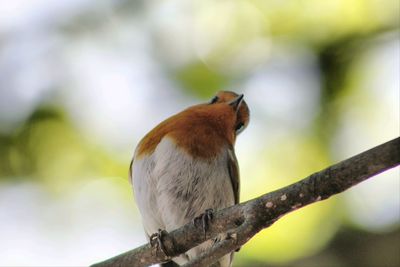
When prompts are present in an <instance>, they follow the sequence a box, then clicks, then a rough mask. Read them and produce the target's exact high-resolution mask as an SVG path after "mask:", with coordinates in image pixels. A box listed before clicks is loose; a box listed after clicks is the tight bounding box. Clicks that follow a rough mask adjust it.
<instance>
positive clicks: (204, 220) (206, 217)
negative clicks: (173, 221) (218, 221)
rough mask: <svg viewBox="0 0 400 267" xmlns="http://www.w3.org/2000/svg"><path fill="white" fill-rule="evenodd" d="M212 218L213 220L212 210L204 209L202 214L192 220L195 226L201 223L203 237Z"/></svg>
mask: <svg viewBox="0 0 400 267" xmlns="http://www.w3.org/2000/svg"><path fill="white" fill-rule="evenodd" d="M213 218H214V211H213V210H212V209H206V210H205V212H204V213H202V214H200V216H198V217H196V218H194V224H196V222H198V221H201V226H202V229H203V233H204V237H206V234H207V230H208V227H209V223H210V222H211V221H212V219H213Z"/></svg>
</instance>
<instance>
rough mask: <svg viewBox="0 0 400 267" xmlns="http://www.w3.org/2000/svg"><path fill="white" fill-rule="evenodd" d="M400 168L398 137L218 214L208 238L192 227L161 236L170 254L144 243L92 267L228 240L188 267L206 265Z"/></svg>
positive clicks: (120, 265) (132, 264)
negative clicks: (288, 218)
mask: <svg viewBox="0 0 400 267" xmlns="http://www.w3.org/2000/svg"><path fill="white" fill-rule="evenodd" d="M399 164H400V138H396V139H393V140H391V141H389V142H387V143H384V144H381V145H379V146H377V147H375V148H372V149H370V150H368V151H365V152H363V153H361V154H358V155H356V156H354V157H352V158H349V159H347V160H344V161H342V162H340V163H337V164H335V165H332V166H330V167H328V168H326V169H324V170H322V171H320V172H317V173H314V174H312V175H310V176H309V177H307V178H305V179H303V180H301V181H299V182H297V183H294V184H292V185H289V186H286V187H284V188H281V189H279V190H276V191H273V192H271V193H267V194H265V195H262V196H260V197H258V198H255V199H252V200H249V201H247V202H244V203H240V204H237V205H235V206H232V207H229V208H226V209H224V210H220V211H218V212H216V213H215V214H214V218H213V220H212V221H211V223H210V227H209V229H208V231H207V233H206V236H205V235H204V232H203V230H202V228H201V227H199V226H197V225H194V224H193V223H189V224H187V225H185V226H183V227H181V228H179V229H177V230H174V231H172V232H170V233H169V234H167V235H166V236H165V237H164V238H163V244H164V247H165V250H166V252H167V254H168V255H169V256H170V257H168V256H166V255H165V254H164V253H163V252H162V251H161V250H160V248H157V247H152V246H151V245H150V244H145V245H143V246H141V247H138V248H136V249H133V250H130V251H128V252H125V253H123V254H120V255H118V256H115V257H113V258H111V259H108V260H106V261H103V262H100V263H97V264H94V265H92V266H93V267H125V266H126V267H128V266H129V267H142V266H149V265H152V264H156V263H160V262H164V261H167V260H168V259H171V257H175V256H178V255H179V254H182V253H184V252H185V251H187V250H189V249H191V248H193V247H195V246H197V245H198V244H201V243H202V242H204V241H206V240H208V239H211V238H213V237H215V236H217V235H218V234H220V233H228V238H227V239H225V240H223V241H221V242H219V243H217V244H216V245H215V246H214V247H213V248H212V249H210V250H208V251H206V252H205V253H203V254H202V255H200V256H199V257H198V258H196V259H194V260H192V261H191V262H189V263H187V264H185V265H184V266H185V267H189V266H190V267H194V266H207V265H210V264H212V263H213V262H216V261H217V260H218V259H219V258H221V257H222V256H224V255H226V254H228V253H229V252H231V251H234V250H235V249H237V248H238V247H240V246H242V245H243V244H245V243H246V242H247V241H249V240H250V238H252V237H253V236H254V235H255V234H256V233H258V232H259V231H261V230H262V229H264V228H267V227H269V226H270V225H272V224H273V223H274V222H275V221H277V220H278V219H279V218H280V217H282V216H283V215H285V214H287V213H289V212H291V211H294V210H296V209H299V208H301V207H304V206H306V205H308V204H311V203H314V202H317V201H320V200H324V199H327V198H329V197H331V196H333V195H335V194H338V193H340V192H343V191H345V190H346V189H348V188H350V187H352V186H354V185H356V184H358V183H360V182H362V181H364V180H366V179H368V178H370V177H372V176H374V175H377V174H379V173H381V172H384V171H386V170H388V169H390V168H393V167H396V166H398V165H399Z"/></svg>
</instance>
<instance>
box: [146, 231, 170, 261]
mask: <svg viewBox="0 0 400 267" xmlns="http://www.w3.org/2000/svg"><path fill="white" fill-rule="evenodd" d="M165 235H167V231H165V230H161V229H158V231H157V233H154V234H152V235H151V236H150V245H151V247H153V248H155V249H156V251H157V250H158V249H160V250H161V251H162V252H163V253H164V254H165V255H166V256H168V253H167V250H166V249H165V246H164V243H163V239H164V236H165Z"/></svg>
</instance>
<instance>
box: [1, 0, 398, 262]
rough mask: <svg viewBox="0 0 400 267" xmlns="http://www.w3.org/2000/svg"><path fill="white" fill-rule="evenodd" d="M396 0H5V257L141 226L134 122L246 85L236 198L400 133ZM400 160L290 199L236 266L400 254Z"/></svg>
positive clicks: (121, 242)
mask: <svg viewBox="0 0 400 267" xmlns="http://www.w3.org/2000/svg"><path fill="white" fill-rule="evenodd" d="M399 65H400V37H399V2H398V1H397V0H351V1H348V0H324V1H321V0H296V1H295V0H287V1H279V0H246V1H244V0H243V1H241V0H237V1H228V0H220V1H210V0H202V1H185V0H180V1H155V0H135V1H127V0H60V1H54V0H19V1H1V2H0V266H85V265H89V264H91V263H94V262H97V261H100V260H103V259H106V258H109V257H111V256H114V255H116V254H119V253H121V252H124V251H126V250H129V249H132V248H134V247H136V246H139V245H141V244H143V243H144V242H145V238H144V235H143V233H142V230H141V223H140V218H139V214H138V210H137V208H136V206H135V203H134V200H133V195H132V192H131V187H130V184H129V181H128V167H129V162H130V159H131V156H132V154H133V150H134V148H135V146H136V144H137V143H138V141H139V140H140V138H141V137H142V136H143V135H144V134H145V133H146V132H147V131H149V130H150V129H151V128H152V127H154V126H155V125H156V124H157V123H158V122H160V121H161V120H163V119H165V118H166V117H168V116H170V115H172V114H174V113H176V112H178V111H180V110H182V109H183V108H185V107H187V106H189V105H192V104H194V103H199V102H202V101H206V100H208V99H210V98H211V97H212V95H213V94H214V93H215V92H216V91H217V90H220V89H225V90H233V91H236V92H241V93H244V94H245V99H246V101H247V103H248V104H249V106H250V108H251V123H250V126H249V127H248V129H247V130H246V131H245V132H244V133H243V134H241V136H240V137H239V138H238V141H237V145H236V150H237V151H236V152H237V156H238V159H239V162H240V167H241V180H242V182H241V183H242V191H241V199H242V200H248V199H251V198H254V197H257V196H259V195H260V194H262V193H264V192H267V191H270V190H274V189H277V188H279V187H282V186H285V185H287V184H289V183H292V182H294V181H297V180H299V179H301V178H303V177H305V176H307V175H309V174H311V173H313V172H315V171H318V170H320V169H322V168H324V167H327V166H329V165H330V164H333V163H335V162H338V161H340V160H343V159H346V158H348V157H350V156H352V155H355V154H357V153H359V152H362V151H364V150H366V149H369V148H371V147H373V146H375V145H378V144H380V143H383V142H385V141H388V140H390V139H392V138H394V137H396V136H398V135H399V128H400V123H399V86H400V81H399V80H400V78H399V73H400V67H399ZM399 226H400V178H399V169H394V170H391V171H388V172H386V173H383V174H381V175H379V176H376V177H374V178H372V179H370V180H368V181H366V182H364V183H362V184H360V185H358V186H356V187H354V188H353V189H351V190H349V191H347V192H345V193H344V194H341V195H340V196H336V197H333V198H331V199H329V200H327V201H324V202H321V203H317V204H314V205H312V206H309V207H306V208H304V209H301V210H299V211H297V212H295V213H292V214H289V215H288V216H286V217H284V218H282V219H281V220H280V221H278V222H277V223H275V224H274V225H273V226H272V227H270V228H269V229H267V230H264V231H262V232H261V233H260V234H258V235H257V236H256V237H255V238H253V239H252V240H251V241H250V242H249V243H248V244H247V245H246V246H244V247H243V248H242V249H241V250H240V252H239V253H238V254H237V255H236V261H235V264H234V266H296V267H302V266H304V267H312V266H319V267H329V266H332V267H333V266H335V267H350V266H365V267H368V266H371V267H378V266H386V267H390V266H393V267H394V266H400V227H399Z"/></svg>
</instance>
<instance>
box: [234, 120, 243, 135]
mask: <svg viewBox="0 0 400 267" xmlns="http://www.w3.org/2000/svg"><path fill="white" fill-rule="evenodd" d="M243 129H244V123H243V122H239V123H238V124H237V125H236V127H235V131H236V133H237V134H239V133H240V132H241V131H243Z"/></svg>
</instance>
